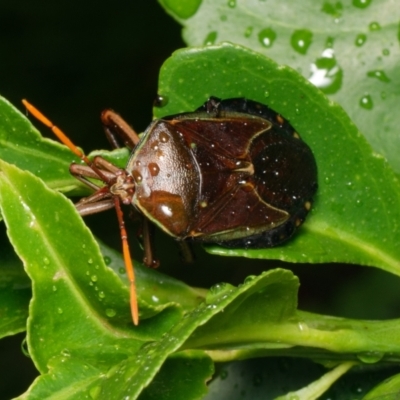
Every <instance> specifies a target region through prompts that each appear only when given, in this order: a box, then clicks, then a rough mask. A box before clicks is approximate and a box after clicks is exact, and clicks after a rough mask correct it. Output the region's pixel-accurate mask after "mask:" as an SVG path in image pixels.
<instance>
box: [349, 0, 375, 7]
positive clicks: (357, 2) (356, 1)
mask: <svg viewBox="0 0 400 400" xmlns="http://www.w3.org/2000/svg"><path fill="white" fill-rule="evenodd" d="M371 1H372V0H353V6H354V7H357V8H367V7H368V6H369V5H370V4H371Z"/></svg>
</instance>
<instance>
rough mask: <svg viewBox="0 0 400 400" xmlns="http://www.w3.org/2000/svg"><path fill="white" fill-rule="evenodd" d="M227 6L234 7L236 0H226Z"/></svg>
mask: <svg viewBox="0 0 400 400" xmlns="http://www.w3.org/2000/svg"><path fill="white" fill-rule="evenodd" d="M228 7H230V8H235V7H236V0H228Z"/></svg>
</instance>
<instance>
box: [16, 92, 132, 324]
mask: <svg viewBox="0 0 400 400" xmlns="http://www.w3.org/2000/svg"><path fill="white" fill-rule="evenodd" d="M22 103H23V104H24V106H25V107H26V109H27V110H28V111H29V112H30V113H31V114H32V115H33V116H34V117H35V118H36V119H37V120H39V121H40V122H42V123H43V124H44V125H46V126H47V127H48V128H50V129H51V131H52V132H53V133H54V134H55V135H56V136H57V137H58V139H59V140H60V141H61V143H63V144H65V145H66V146H67V147H68V148H69V149H70V150H71V151H72V152H73V153H74V154H75V155H77V156H78V157H79V158H80V159H81V160H82V161H84V162H85V163H86V164H87V165H89V166H90V167H91V168H93V171H94V172H95V173H96V174H98V176H99V177H100V178H101V179H103V180H104V182H105V183H107V182H109V179H107V177H106V176H105V175H104V174H103V173H102V171H101V170H99V169H98V168H97V167H96V166H95V165H93V162H91V161H90V160H89V159H88V158H87V157H86V155H85V154H84V153H83V152H82V151H81V150H80V149H79V148H78V147H76V146H75V144H74V143H72V142H71V140H70V139H69V138H68V136H67V135H66V134H65V133H64V132H63V131H62V130H61V129H60V128H58V127H57V126H56V125H54V124H53V123H52V122H51V121H50V120H49V119H48V118H47V117H45V116H44V115H43V114H42V113H41V112H40V111H39V110H38V109H37V108H36V107H34V106H33V105H32V104H30V103H29V102H28V101H27V100H25V99H24V100H22ZM96 193H97V192H96ZM114 205H115V210H116V212H117V218H118V223H119V229H120V234H121V241H122V253H123V256H124V262H125V269H126V273H127V276H128V279H129V288H130V289H129V290H130V305H131V313H132V320H133V323H134V324H135V325H139V308H138V302H137V294H136V283H135V272H134V268H133V263H132V258H131V255H130V251H129V245H128V235H127V233H126V229H125V222H124V218H123V213H122V209H121V202H120V198H119V197H118V196H114Z"/></svg>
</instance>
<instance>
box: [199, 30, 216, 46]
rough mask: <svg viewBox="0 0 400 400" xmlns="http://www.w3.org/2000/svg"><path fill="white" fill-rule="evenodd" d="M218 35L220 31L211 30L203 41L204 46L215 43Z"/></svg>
mask: <svg viewBox="0 0 400 400" xmlns="http://www.w3.org/2000/svg"><path fill="white" fill-rule="evenodd" d="M217 37H218V32H216V31H212V32H210V33H209V34H208V35H207V36H206V38H205V39H204V42H203V44H204V46H209V45H211V44H214V43H215V41H216V40H217Z"/></svg>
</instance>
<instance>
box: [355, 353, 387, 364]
mask: <svg viewBox="0 0 400 400" xmlns="http://www.w3.org/2000/svg"><path fill="white" fill-rule="evenodd" d="M383 356H384V353H382V352H380V351H365V352H363V353H359V354H357V358H358V359H359V360H360V361H362V362H363V363H365V364H374V363H376V362H378V361H380V360H382V358H383Z"/></svg>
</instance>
